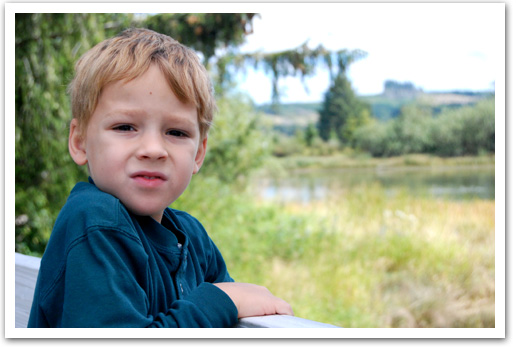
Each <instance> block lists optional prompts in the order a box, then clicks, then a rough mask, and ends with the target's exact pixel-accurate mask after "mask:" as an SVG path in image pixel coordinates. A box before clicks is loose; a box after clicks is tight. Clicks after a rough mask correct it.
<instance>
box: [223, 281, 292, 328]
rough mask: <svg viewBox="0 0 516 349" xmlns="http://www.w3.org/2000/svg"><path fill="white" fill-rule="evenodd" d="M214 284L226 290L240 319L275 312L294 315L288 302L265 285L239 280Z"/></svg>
mask: <svg viewBox="0 0 516 349" xmlns="http://www.w3.org/2000/svg"><path fill="white" fill-rule="evenodd" d="M214 285H215V286H217V287H218V288H220V289H221V290H222V291H224V292H225V293H226V294H227V295H228V296H229V298H231V300H232V301H233V303H235V305H236V307H237V309H238V318H239V319H240V318H243V317H249V316H262V315H274V314H280V315H294V312H293V311H292V308H291V307H290V305H289V304H288V303H287V302H285V301H284V300H283V299H281V298H278V297H276V296H274V295H273V294H272V293H270V292H269V290H268V289H267V288H265V287H263V286H258V285H253V284H246V283H238V282H223V283H217V284H214Z"/></svg>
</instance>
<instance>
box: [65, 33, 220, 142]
mask: <svg viewBox="0 0 516 349" xmlns="http://www.w3.org/2000/svg"><path fill="white" fill-rule="evenodd" d="M151 64H156V65H157V66H158V67H159V68H160V69H161V72H162V73H163V75H164V76H165V78H166V79H167V81H168V83H169V85H170V87H171V89H172V91H173V92H174V94H175V95H176V96H177V98H178V99H179V100H180V101H181V102H183V103H192V104H193V105H195V106H196V108H197V119H198V123H199V131H200V133H201V140H202V139H203V138H204V137H205V136H206V135H207V134H208V130H209V128H210V126H211V123H212V120H213V113H214V112H215V109H216V104H215V99H214V96H213V88H212V84H211V81H210V78H209V76H208V73H207V71H206V69H205V68H204V66H203V65H202V63H201V62H200V60H199V57H198V56H197V54H196V53H195V52H194V51H193V50H192V49H190V48H188V47H186V46H184V45H182V44H180V43H179V42H178V41H176V40H174V39H172V38H171V37H169V36H167V35H163V34H160V33H157V32H154V31H152V30H148V29H137V28H132V29H127V30H124V31H123V32H121V33H120V34H118V35H117V36H115V37H113V38H111V39H107V40H105V41H103V42H101V43H99V44H97V45H96V46H94V47H93V48H92V49H90V50H89V51H87V52H86V53H85V54H84V55H83V56H82V57H81V58H80V59H79V60H78V61H77V63H76V65H75V77H74V79H73V80H72V82H71V83H70V85H69V87H68V92H69V93H70V99H71V104H72V114H73V117H74V118H76V119H77V120H78V124H79V125H78V126H79V130H80V132H81V134H84V132H85V130H86V126H87V125H88V121H89V119H90V117H91V115H92V114H93V112H94V110H95V108H96V106H97V103H98V98H99V96H100V93H101V92H102V89H103V88H104V87H105V86H106V85H107V84H109V83H112V82H116V81H130V80H132V79H135V78H137V77H139V76H140V75H142V74H143V73H145V72H146V71H147V70H148V69H149V67H150V65H151Z"/></svg>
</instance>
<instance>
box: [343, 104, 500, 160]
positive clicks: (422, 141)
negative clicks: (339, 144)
mask: <svg viewBox="0 0 516 349" xmlns="http://www.w3.org/2000/svg"><path fill="white" fill-rule="evenodd" d="M353 142H354V145H355V147H356V148H358V149H360V150H362V151H367V152H369V153H371V155H373V156H377V157H386V156H395V155H402V154H409V153H429V154H435V155H439V156H463V155H479V154H482V153H494V152H495V104H494V98H489V99H485V100H482V101H480V102H478V103H477V104H476V105H473V106H465V107H462V108H455V109H448V110H443V111H442V112H440V113H439V114H437V115H434V114H433V112H432V108H430V107H427V106H420V105H417V104H413V105H409V106H406V107H403V108H402V110H401V115H400V116H399V117H397V118H394V119H391V120H388V121H383V122H382V121H376V122H373V123H370V124H368V125H364V126H362V127H360V128H358V129H357V130H356V132H355V133H354V135H353Z"/></svg>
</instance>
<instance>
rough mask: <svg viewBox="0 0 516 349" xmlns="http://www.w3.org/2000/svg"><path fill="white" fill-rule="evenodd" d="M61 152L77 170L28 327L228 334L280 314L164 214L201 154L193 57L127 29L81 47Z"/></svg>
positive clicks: (200, 96)
mask: <svg viewBox="0 0 516 349" xmlns="http://www.w3.org/2000/svg"><path fill="white" fill-rule="evenodd" d="M69 91H70V94H71V101H72V112H73V117H74V118H73V120H72V122H71V124H70V136H69V151H70V155H71V156H72V158H73V160H74V161H75V162H76V163H77V164H78V165H87V166H88V170H89V173H90V178H89V183H84V182H82V183H78V184H77V185H76V186H75V188H74V189H73V190H72V192H71V193H70V196H69V198H68V200H67V202H66V204H65V206H64V207H63V209H62V210H61V212H60V214H59V217H58V218H57V221H56V223H55V226H54V229H53V231H52V235H51V238H50V241H49V243H48V246H47V249H46V250H45V254H44V256H43V258H42V261H41V268H40V272H39V276H38V281H37V285H36V290H35V295H34V301H33V304H32V310H31V314H30V319H29V327H229V326H234V325H235V324H236V322H237V319H238V318H241V317H247V316H257V315H269V314H288V315H292V310H291V308H290V306H289V305H288V303H286V302H285V301H283V300H281V299H279V298H277V297H275V296H273V295H272V294H271V293H270V292H269V291H267V289H265V288H264V287H260V286H256V285H252V284H242V283H235V282H233V279H232V278H231V277H230V276H229V274H228V271H227V269H226V265H225V263H224V260H223V258H222V256H221V254H220V252H219V250H218V249H217V247H216V246H215V244H214V243H213V242H212V240H211V239H210V238H209V237H208V235H207V233H206V231H205V230H204V228H203V227H202V225H201V224H200V223H199V222H198V221H197V220H196V219H195V218H193V217H192V216H190V215H188V214H187V213H185V212H181V211H177V210H173V209H170V208H168V206H169V205H170V204H171V203H173V202H174V201H175V200H176V199H177V198H178V197H179V196H180V195H181V194H182V193H183V191H184V190H185V189H186V187H187V186H188V184H189V182H190V179H191V177H192V175H193V174H195V173H197V172H198V171H199V169H200V168H201V165H202V163H203V160H204V156H205V154H206V146H207V135H208V129H209V127H210V124H211V121H212V115H213V111H214V109H215V102H214V98H213V95H212V88H211V83H210V80H209V77H208V75H207V73H206V71H205V69H204V67H203V66H202V64H200V62H199V59H198V58H197V56H196V54H195V53H194V52H193V51H192V50H190V49H188V48H186V47H184V46H183V45H181V44H179V43H178V42H177V41H175V40H173V39H171V38H170V37H168V36H165V35H162V34H158V33H156V32H153V31H150V30H145V29H129V30H126V31H124V32H122V33H121V34H119V35H118V36H117V37H114V38H112V39H109V40H106V41H104V42H102V43H100V44H98V45H97V46H95V47H94V48H92V49H91V50H90V51H88V52H87V53H86V54H85V55H84V56H83V57H82V58H81V59H80V60H79V61H78V62H77V65H76V76H75V78H74V80H73V81H72V83H71V84H70V88H69Z"/></svg>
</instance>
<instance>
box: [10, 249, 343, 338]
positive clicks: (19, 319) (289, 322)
mask: <svg viewBox="0 0 516 349" xmlns="http://www.w3.org/2000/svg"><path fill="white" fill-rule="evenodd" d="M15 255H16V271H15V284H16V285H15V287H16V289H15V293H16V304H15V308H16V311H15V313H16V319H15V326H16V327H18V328H23V327H27V322H28V321H29V313H30V308H31V305H32V298H33V296H34V287H35V286H36V279H37V277H38V271H39V265H40V261H41V260H40V258H38V257H31V256H26V255H23V254H20V253H16V254H15ZM236 327H238V328H272V327H274V328H331V327H333V328H336V326H333V325H329V324H325V323H321V322H316V321H312V320H307V319H302V318H298V317H295V316H288V315H269V316H255V317H248V318H243V319H240V321H239V322H238V324H237V325H236Z"/></svg>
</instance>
